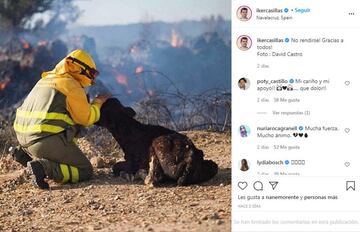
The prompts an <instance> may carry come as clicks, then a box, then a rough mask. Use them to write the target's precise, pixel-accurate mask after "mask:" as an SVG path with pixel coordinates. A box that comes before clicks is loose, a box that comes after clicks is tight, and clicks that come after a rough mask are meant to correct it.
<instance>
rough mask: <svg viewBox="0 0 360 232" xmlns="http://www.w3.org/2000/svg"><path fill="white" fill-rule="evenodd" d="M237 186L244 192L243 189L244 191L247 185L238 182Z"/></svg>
mask: <svg viewBox="0 0 360 232" xmlns="http://www.w3.org/2000/svg"><path fill="white" fill-rule="evenodd" d="M238 186H239V188H240V189H241V190H244V189H246V187H247V186H248V184H247V182H245V181H244V182H243V181H239V183H238Z"/></svg>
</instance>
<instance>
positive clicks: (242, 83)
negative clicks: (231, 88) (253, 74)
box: [238, 77, 250, 90]
mask: <svg viewBox="0 0 360 232" xmlns="http://www.w3.org/2000/svg"><path fill="white" fill-rule="evenodd" d="M238 86H239V88H240V89H241V90H247V89H248V88H249V87H250V80H249V79H248V78H246V77H242V78H240V79H239V81H238Z"/></svg>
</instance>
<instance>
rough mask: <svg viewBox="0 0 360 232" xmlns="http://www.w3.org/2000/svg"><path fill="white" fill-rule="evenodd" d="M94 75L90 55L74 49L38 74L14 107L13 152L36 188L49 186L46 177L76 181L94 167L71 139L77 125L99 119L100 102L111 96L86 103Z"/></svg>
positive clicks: (90, 171) (104, 96) (95, 74)
mask: <svg viewBox="0 0 360 232" xmlns="http://www.w3.org/2000/svg"><path fill="white" fill-rule="evenodd" d="M98 74H99V72H98V71H97V69H96V65H95V62H94V60H93V59H92V57H91V56H90V55H89V54H88V53H86V52H85V51H83V50H75V51H73V52H71V53H70V54H69V55H67V56H66V57H65V58H64V59H63V60H61V61H60V62H59V63H58V64H57V65H56V66H55V68H54V69H53V70H52V71H49V72H44V73H42V75H41V79H40V80H39V81H38V82H37V83H36V85H35V86H34V88H33V89H32V90H31V92H30V93H29V95H28V96H27V97H26V99H25V100H24V102H23V104H22V105H21V106H20V107H19V108H18V109H17V111H16V118H15V122H14V130H15V132H16V137H17V139H18V141H19V144H20V146H21V149H17V150H16V151H15V152H13V153H14V154H15V155H14V156H15V157H17V160H20V161H21V162H20V163H22V164H23V165H24V166H25V165H26V166H27V169H28V172H29V173H30V174H31V177H32V182H33V184H34V185H35V186H37V187H39V188H41V189H48V188H49V184H48V183H47V182H46V181H45V178H48V179H52V180H55V181H56V182H62V183H67V182H71V183H77V182H79V181H83V180H87V179H89V178H90V177H91V176H92V173H93V169H92V165H91V163H90V161H89V160H88V159H87V158H86V156H85V155H84V154H83V153H82V152H81V150H80V149H79V147H78V146H77V145H76V143H75V141H74V138H75V136H76V135H77V133H78V132H79V128H80V127H81V126H85V127H88V126H91V125H92V124H94V123H95V122H97V121H98V120H99V118H100V108H101V105H102V104H103V103H104V102H105V101H106V100H107V98H109V97H110V96H109V95H107V94H104V95H100V96H98V97H96V98H95V99H94V101H93V102H92V103H89V102H88V99H87V96H86V92H85V87H88V86H91V85H93V84H94V83H95V78H96V77H97V75H98ZM29 155H30V156H31V157H30V156H29ZM33 157H36V158H37V159H34V160H33V159H32V158H33Z"/></svg>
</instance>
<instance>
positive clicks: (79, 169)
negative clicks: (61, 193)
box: [23, 133, 93, 183]
mask: <svg viewBox="0 0 360 232" xmlns="http://www.w3.org/2000/svg"><path fill="white" fill-rule="evenodd" d="M23 149H24V150H25V151H26V152H27V153H28V154H30V155H31V156H33V157H36V158H38V159H37V161H39V162H40V163H41V164H42V166H43V167H44V171H45V175H46V176H47V178H49V179H52V180H55V181H56V182H62V183H66V182H72V183H77V182H78V181H83V180H87V179H89V178H90V177H91V176H92V174H93V168H92V165H91V163H90V161H89V160H88V159H87V157H86V156H85V155H84V153H82V151H81V150H80V149H79V147H78V146H77V145H76V144H75V142H74V141H73V138H67V137H66V133H60V134H56V135H53V136H49V137H46V138H44V139H41V140H40V141H38V142H36V143H35V144H33V145H31V146H29V147H26V148H23ZM32 162H35V161H32Z"/></svg>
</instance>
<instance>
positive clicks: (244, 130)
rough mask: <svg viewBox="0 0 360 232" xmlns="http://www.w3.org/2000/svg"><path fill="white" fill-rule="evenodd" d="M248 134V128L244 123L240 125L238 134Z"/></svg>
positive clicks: (243, 135)
mask: <svg viewBox="0 0 360 232" xmlns="http://www.w3.org/2000/svg"><path fill="white" fill-rule="evenodd" d="M249 135H250V128H249V127H248V126H246V125H241V126H240V136H241V137H243V138H244V137H248V136H249Z"/></svg>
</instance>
